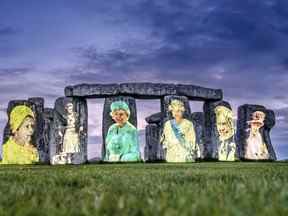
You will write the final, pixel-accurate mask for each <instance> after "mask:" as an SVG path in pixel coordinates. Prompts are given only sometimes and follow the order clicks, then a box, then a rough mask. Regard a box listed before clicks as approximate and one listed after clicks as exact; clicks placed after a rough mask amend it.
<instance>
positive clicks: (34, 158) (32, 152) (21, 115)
mask: <svg viewBox="0 0 288 216" xmlns="http://www.w3.org/2000/svg"><path fill="white" fill-rule="evenodd" d="M9 125H10V128H11V135H10V137H9V139H8V140H7V142H5V143H4V144H3V148H2V161H1V164H32V163H35V162H38V161H39V155H38V151H37V148H36V147H35V146H34V145H33V144H32V143H31V142H32V135H33V133H34V127H35V115H34V113H33V111H32V109H31V108H29V107H28V106H26V105H18V106H16V107H14V108H13V110H12V111H11V113H10V116H9Z"/></svg>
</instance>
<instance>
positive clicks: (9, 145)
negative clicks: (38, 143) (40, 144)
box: [1, 137, 39, 164]
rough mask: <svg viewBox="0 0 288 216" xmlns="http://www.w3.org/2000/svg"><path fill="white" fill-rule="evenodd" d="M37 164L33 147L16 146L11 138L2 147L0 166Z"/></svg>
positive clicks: (36, 152) (35, 151)
mask: <svg viewBox="0 0 288 216" xmlns="http://www.w3.org/2000/svg"><path fill="white" fill-rule="evenodd" d="M35 162H39V155H38V151H37V149H36V148H35V147H33V148H31V147H26V146H21V145H18V144H17V143H16V142H15V141H14V140H13V139H12V138H11V137H10V138H9V140H8V141H7V142H6V143H5V144H4V145H3V149H2V161H1V164H32V163H35Z"/></svg>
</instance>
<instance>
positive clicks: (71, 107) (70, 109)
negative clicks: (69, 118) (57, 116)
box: [66, 103, 73, 114]
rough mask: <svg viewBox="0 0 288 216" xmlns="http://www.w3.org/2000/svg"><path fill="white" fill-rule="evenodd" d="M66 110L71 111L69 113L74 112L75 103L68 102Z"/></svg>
mask: <svg viewBox="0 0 288 216" xmlns="http://www.w3.org/2000/svg"><path fill="white" fill-rule="evenodd" d="M66 110H67V113H69V114H71V113H73V104H72V103H68V104H67V105H66Z"/></svg>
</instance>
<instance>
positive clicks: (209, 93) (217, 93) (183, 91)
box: [176, 84, 223, 100]
mask: <svg viewBox="0 0 288 216" xmlns="http://www.w3.org/2000/svg"><path fill="white" fill-rule="evenodd" d="M176 89H177V94H178V95H183V96H186V97H188V98H189V99H190V100H206V99H209V100H222V98H223V92H222V90H221V89H210V88H203V87H200V86H193V85H182V84H179V85H176Z"/></svg>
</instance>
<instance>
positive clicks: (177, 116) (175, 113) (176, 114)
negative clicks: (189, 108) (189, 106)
mask: <svg viewBox="0 0 288 216" xmlns="http://www.w3.org/2000/svg"><path fill="white" fill-rule="evenodd" d="M172 116H173V118H174V119H175V120H176V121H180V120H182V119H183V111H182V110H181V109H173V110H172Z"/></svg>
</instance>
